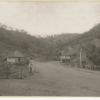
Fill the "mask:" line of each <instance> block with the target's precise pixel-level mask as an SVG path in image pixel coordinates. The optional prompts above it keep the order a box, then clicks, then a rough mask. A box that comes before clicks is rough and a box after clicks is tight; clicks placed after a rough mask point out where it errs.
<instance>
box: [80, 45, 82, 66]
mask: <svg viewBox="0 0 100 100" xmlns="http://www.w3.org/2000/svg"><path fill="white" fill-rule="evenodd" d="M80 47H81V48H80V67H82V43H80Z"/></svg>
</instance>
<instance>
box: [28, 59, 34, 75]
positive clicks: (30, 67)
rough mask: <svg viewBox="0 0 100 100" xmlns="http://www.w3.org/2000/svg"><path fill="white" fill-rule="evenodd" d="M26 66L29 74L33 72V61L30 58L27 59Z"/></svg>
mask: <svg viewBox="0 0 100 100" xmlns="http://www.w3.org/2000/svg"><path fill="white" fill-rule="evenodd" d="M28 68H29V74H30V75H32V74H34V61H33V60H32V59H31V60H30V61H29V65H28Z"/></svg>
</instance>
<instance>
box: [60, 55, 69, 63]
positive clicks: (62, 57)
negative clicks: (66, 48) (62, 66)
mask: <svg viewBox="0 0 100 100" xmlns="http://www.w3.org/2000/svg"><path fill="white" fill-rule="evenodd" d="M70 59H71V57H70V56H68V55H61V56H60V60H61V61H62V62H67V63H70Z"/></svg>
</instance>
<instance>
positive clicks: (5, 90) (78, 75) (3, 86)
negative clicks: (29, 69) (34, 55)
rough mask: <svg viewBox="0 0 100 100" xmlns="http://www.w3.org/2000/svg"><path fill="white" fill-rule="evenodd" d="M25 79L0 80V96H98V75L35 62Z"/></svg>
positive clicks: (99, 81)
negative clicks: (32, 69)
mask: <svg viewBox="0 0 100 100" xmlns="http://www.w3.org/2000/svg"><path fill="white" fill-rule="evenodd" d="M35 69H36V70H35V74H34V75H33V76H31V77H27V78H25V79H0V95H1V96H100V74H96V73H92V72H91V73H89V72H87V71H82V70H81V71H80V70H76V69H74V68H68V67H65V66H63V65H62V64H61V63H60V62H45V63H41V62H38V63H36V65H35Z"/></svg>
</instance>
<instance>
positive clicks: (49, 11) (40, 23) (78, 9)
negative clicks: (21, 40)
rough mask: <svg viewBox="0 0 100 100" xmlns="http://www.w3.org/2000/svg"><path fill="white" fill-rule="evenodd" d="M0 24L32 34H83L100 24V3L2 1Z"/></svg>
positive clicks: (0, 3)
mask: <svg viewBox="0 0 100 100" xmlns="http://www.w3.org/2000/svg"><path fill="white" fill-rule="evenodd" d="M0 23H2V24H5V25H7V26H9V27H13V28H15V29H16V28H17V29H24V30H25V31H27V32H28V33H29V34H31V35H40V36H47V35H53V34H61V33H83V32H86V31H88V30H90V29H91V28H92V27H93V26H94V25H97V24H98V23H100V2H89V1H88V2H68V1H65V2H64V1H63V2H57V1H56V2H54V1H53V2H48V1H44V2H43V1H42V2H40V1H38V2H36V1H35V2H28V1H26V2H7V1H6V2H0Z"/></svg>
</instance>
